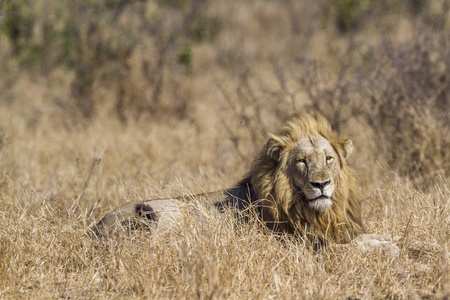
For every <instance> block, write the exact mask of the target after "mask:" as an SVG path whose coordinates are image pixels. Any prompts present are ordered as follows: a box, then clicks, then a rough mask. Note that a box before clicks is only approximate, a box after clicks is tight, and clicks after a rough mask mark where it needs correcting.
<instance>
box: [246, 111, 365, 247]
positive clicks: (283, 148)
mask: <svg viewBox="0 0 450 300" xmlns="http://www.w3.org/2000/svg"><path fill="white" fill-rule="evenodd" d="M352 149H353V146H352V142H351V140H350V139H347V138H342V137H340V136H339V135H338V134H337V133H336V132H334V131H333V130H332V129H331V126H330V124H329V123H328V122H327V121H326V119H325V118H323V117H322V116H317V117H316V118H314V117H312V116H310V115H308V114H302V115H299V116H296V117H293V118H292V119H290V120H289V121H288V122H286V124H285V125H284V126H283V127H282V129H281V131H280V132H279V133H278V134H275V135H272V136H271V137H270V139H269V141H268V142H267V145H266V146H265V147H264V149H263V151H262V152H261V153H260V154H259V156H258V157H257V158H256V159H255V161H254V162H253V166H252V169H251V171H250V180H251V183H252V186H253V189H254V192H255V194H256V196H257V199H261V201H262V204H263V206H264V207H265V209H264V210H265V213H266V214H269V215H270V216H269V217H270V219H271V220H273V221H275V222H276V223H277V224H279V228H281V229H282V230H283V231H295V230H298V229H301V230H305V231H307V232H309V233H312V234H313V235H315V236H318V237H319V238H321V239H328V238H331V239H333V240H334V241H338V242H342V241H347V240H349V239H351V238H352V237H353V236H354V235H356V234H358V233H359V232H360V231H362V224H361V219H360V204H359V201H361V200H362V199H361V196H360V192H359V189H358V187H357V184H356V180H355V176H354V175H353V172H352V171H351V170H350V169H349V167H348V166H347V163H346V159H347V158H348V156H349V155H350V154H351V152H352Z"/></svg>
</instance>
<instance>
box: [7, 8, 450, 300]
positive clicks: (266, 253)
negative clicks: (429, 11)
mask: <svg viewBox="0 0 450 300" xmlns="http://www.w3.org/2000/svg"><path fill="white" fill-rule="evenodd" d="M0 2H1V1H0ZM150 2H151V1H149V3H150ZM437 2H439V1H437ZM151 3H153V2H151ZM205 3H206V2H205ZM327 3H329V2H327V1H318V2H317V4H314V5H310V2H305V3H303V2H302V1H299V2H298V3H297V2H296V1H285V4H288V5H286V6H280V5H278V4H277V3H276V2H270V1H269V2H267V1H245V2H242V3H240V2H233V1H231V2H230V3H228V2H213V3H210V4H208V5H209V6H208V12H209V13H211V14H212V15H216V16H218V18H219V19H220V21H221V22H220V23H221V32H220V33H219V34H218V36H217V38H216V39H215V40H214V41H209V42H205V43H200V44H197V45H195V46H193V49H192V51H193V55H194V56H193V57H194V60H193V66H192V68H193V74H191V75H190V76H185V77H183V76H181V75H180V72H178V73H177V72H175V71H174V70H171V69H170V68H171V66H172V65H170V63H168V65H167V68H168V69H166V71H167V73H166V75H165V76H167V81H166V85H165V90H163V91H161V95H159V97H160V100H159V101H160V103H159V104H160V106H158V107H157V110H158V109H159V110H158V111H155V112H153V113H149V114H146V113H145V112H142V113H140V114H139V117H137V118H132V117H130V118H128V119H126V122H124V119H123V116H117V114H116V112H115V111H116V109H117V107H116V105H117V103H116V102H115V101H116V98H114V97H116V96H117V95H115V94H114V88H117V86H116V84H115V83H114V82H113V81H111V82H105V81H101V80H99V81H96V82H95V83H94V86H93V87H94V90H93V99H95V103H94V104H95V107H96V113H95V116H94V117H93V118H91V119H83V118H81V115H80V113H78V112H76V109H75V108H74V104H73V98H72V97H71V95H70V86H71V82H72V80H73V78H74V74H73V73H70V72H67V71H66V70H62V69H59V68H56V69H55V70H54V71H52V72H51V74H49V75H48V76H47V77H41V76H36V73H27V72H25V70H24V69H23V68H22V67H21V66H20V65H19V64H18V62H17V61H16V60H14V59H12V55H11V49H12V48H11V45H9V44H8V43H7V41H6V39H3V38H2V39H0V54H1V55H2V56H3V57H7V58H11V59H5V61H4V62H2V64H1V65H0V67H1V68H2V69H1V71H0V79H1V80H0V297H1V298H14V299H16V298H150V299H156V298H168V299H171V298H232V299H267V298H272V299H280V298H281V299H284V298H301V299H303V298H305V299H324V298H325V299H355V298H360V299H369V298H412V299H417V298H426V299H434V298H436V299H448V298H449V297H450V252H449V251H450V242H449V240H450V207H449V206H450V204H449V202H450V201H449V200H450V182H449V180H450V177H449V172H450V170H449V169H448V168H449V162H448V158H449V155H450V154H449V151H450V150H449V149H448V146H449V145H450V138H449V135H448V133H447V132H448V130H450V124H449V121H448V120H449V119H450V117H449V112H448V111H449V109H450V100H449V95H450V91H449V89H448V87H449V85H448V70H449V67H450V62H449V61H448V57H450V56H448V53H449V45H448V42H445V43H444V42H443V41H445V37H448V36H449V34H448V33H449V28H450V26H449V24H448V21H447V23H445V24H446V25H445V24H444V25H440V26H441V27H440V28H439V30H438V32H437V35H436V32H431V33H429V32H428V29H426V30H422V26H425V25H424V24H422V23H420V22H419V21H418V20H419V17H417V18H416V19H411V20H410V19H408V18H407V17H405V16H401V18H400V21H399V22H398V23H396V22H393V21H392V20H393V18H397V17H398V16H397V15H387V16H386V18H378V17H375V18H372V19H369V20H368V21H367V22H363V23H361V24H360V26H361V27H362V29H360V30H359V31H358V30H357V31H355V32H354V33H352V34H351V35H350V34H348V35H340V34H338V33H337V30H336V28H335V27H334V26H333V25H332V24H331V25H330V23H329V22H328V23H327V20H326V18H331V17H330V16H332V15H333V11H332V10H330V8H329V7H328V6H327V5H326V4H327ZM411 3H412V2H411ZM152 7H153V6H152ZM155 7H156V6H155ZM324 11H325V12H326V13H327V15H324ZM130 13H131V12H130ZM125 16H126V14H125ZM172 17H173V16H172ZM367 17H370V16H367ZM372 17H373V16H372ZM124 18H125V17H124ZM374 19H376V20H374ZM302 20H303V21H302ZM172 21H173V20H172ZM131 23H133V22H131ZM417 23H420V24H417ZM305 24H307V25H308V26H306V25H305ZM132 25H133V26H134V23H133V24H132ZM303 25H305V26H303ZM363 25H364V26H363ZM130 26H131V25H130ZM427 28H428V27H427ZM377 29H380V30H379V31H378V30H377ZM424 32H425V33H426V34H423V33H424ZM109 33H111V32H109ZM419 36H420V37H422V39H419V38H418V37H419ZM426 37H430V38H429V39H427V38H426ZM387 40H391V41H395V42H393V43H392V44H389V43H386V41H387ZM405 41H406V42H405ZM148 43H150V44H151V41H148ZM145 44H146V43H145V42H144V43H143V45H145ZM349 45H350V46H349ZM352 45H357V46H355V47H353V46H352ZM141 46H142V45H141ZM142 47H143V48H139V49H138V52H137V53H133V56H132V59H130V61H129V72H130V74H131V75H132V76H131V75H130V76H131V77H129V78H127V79H126V78H123V80H124V83H123V84H124V85H125V86H126V87H127V88H128V89H127V90H126V93H125V94H126V97H128V98H126V100H127V101H131V102H132V101H133V99H134V98H133V97H138V96H136V95H134V94H133V93H134V92H136V93H138V94H139V93H144V94H145V93H147V92H148V91H146V90H145V89H144V88H145V87H146V86H148V85H149V84H150V83H149V82H148V81H146V80H147V79H145V78H141V77H140V76H141V75H139V74H140V73H139V72H140V71H139V70H140V69H139V68H140V64H141V62H142V61H144V60H145V59H147V58H149V59H150V60H152V59H153V58H154V57H151V56H149V55H147V54H146V53H147V52H146V49H147V48H145V47H144V46H142ZM387 47H388V48H387ZM150 48H151V47H150ZM343 49H344V50H343ZM345 49H354V51H356V52H357V53H356V54H355V53H353V54H348V53H347V54H346V55H347V56H346V55H343V54H342V53H346V50H345ZM388 50H389V51H388ZM416 50H417V51H416ZM139 51H140V52H139ZM373 51H378V52H379V53H378V54H374V52H373ZM141 52H142V53H141ZM417 57H422V58H424V59H423V60H420V66H419V67H417V68H418V70H416V69H415V68H416V67H415V66H416V65H414V64H412V63H411V61H413V62H415V61H417V59H416V58H417ZM426 58H429V60H427V59H426ZM347 61H350V62H352V63H347ZM312 65H314V68H311V66H312ZM152 66H153V67H155V66H154V65H152ZM318 70H319V71H318ZM372 71H373V72H372ZM102 72H106V71H105V70H102ZM170 72H173V73H170ZM181 73H182V72H181ZM316 75H317V76H318V77H317V78H316V77H314V76H316ZM416 75H419V76H416ZM161 76H162V75H161ZM125 77H126V76H125ZM399 78H401V79H402V80H399ZM395 79H398V80H395ZM425 79H426V80H425ZM102 80H104V79H102ZM126 80H128V81H126ZM174 86H177V89H176V90H173V88H174ZM154 88H155V86H151V87H150V90H151V91H153V89H154ZM418 92H420V93H422V94H420V95H421V96H420V97H419V96H418ZM127 93H129V94H127ZM130 93H131V94H130ZM394 96H395V98H392V97H394ZM419 98H420V99H419ZM143 99H144V100H145V99H146V98H145V97H144V98H143ZM369 99H370V101H372V102H370V101H369ZM404 99H407V100H404ZM144 100H142V101H144ZM180 101H181V102H180ZM125 102H126V101H125ZM125 102H124V103H125ZM131 102H130V103H131ZM394 104H395V105H394ZM146 105H150V107H152V103H147V104H146ZM371 105H372V106H371ZM355 107H356V108H359V109H360V110H355ZM422 108H424V109H422ZM180 110H182V113H181V112H180ZM300 110H309V111H311V110H319V111H322V113H324V114H326V115H327V116H328V117H329V118H330V119H332V121H333V122H334V123H335V125H338V126H340V127H341V128H342V129H343V130H347V131H348V133H349V134H350V137H351V138H352V139H353V141H354V144H355V154H354V155H353V157H351V159H350V160H351V161H350V163H351V164H352V165H353V166H355V167H356V169H357V170H358V171H359V173H360V182H361V188H362V190H363V194H364V195H365V196H366V197H367V198H366V199H365V200H364V202H363V216H364V224H365V226H366V228H367V231H368V232H369V233H377V234H390V235H393V236H396V237H398V238H399V239H400V240H399V245H400V254H399V255H398V256H391V255H390V254H389V253H384V252H381V251H378V250H376V249H373V250H364V249H362V248H359V247H357V246H355V245H349V246H345V247H337V246H331V247H330V248H329V249H326V250H324V251H319V252H315V251H313V249H311V247H310V246H309V245H308V244H307V243H304V242H302V240H301V239H299V238H297V237H293V236H282V237H276V236H274V235H272V234H270V233H268V232H266V231H265V230H264V228H262V227H260V226H259V225H258V224H257V221H256V220H254V221H251V222H249V223H248V224H240V225H238V226H237V228H236V224H234V223H233V219H232V217H231V216H228V215H225V216H224V215H219V214H218V213H212V214H210V213H208V214H206V213H204V214H205V215H204V218H203V221H202V222H199V221H196V220H189V219H188V220H187V221H186V223H184V224H180V226H178V227H177V228H173V230H171V231H161V232H156V233H155V234H152V235H150V234H149V233H146V232H140V233H133V234H127V233H124V234H123V235H121V236H119V237H117V238H114V239H109V240H94V239H92V238H90V236H89V235H88V231H89V226H90V225H92V224H93V223H94V222H95V221H98V220H99V218H100V217H101V216H103V215H104V214H105V213H107V212H109V211H111V210H112V209H114V208H116V207H117V206H118V205H120V204H123V203H125V202H127V201H129V200H134V199H150V198H156V197H166V196H174V195H179V194H186V193H198V192H202V191H212V190H217V189H222V188H226V187H229V186H231V185H232V184H233V183H235V182H236V181H238V180H239V179H240V177H241V176H243V175H244V174H245V172H246V170H247V168H248V166H249V163H250V160H251V158H252V155H253V154H254V153H255V152H256V151H257V150H258V148H259V147H261V146H262V145H263V143H264V142H265V139H266V137H267V135H266V134H267V132H269V131H272V130H275V129H276V127H277V126H278V125H279V124H280V122H281V121H282V120H283V119H284V118H286V117H287V116H288V115H290V114H292V113H294V112H298V111H300ZM130 111H132V109H130ZM397 111H399V113H395V112H397ZM128 113H129V112H128ZM130 115H132V113H130ZM397 124H403V126H401V127H397ZM377 128H378V129H380V128H381V129H380V130H379V131H377ZM402 143H404V144H403V145H407V148H408V149H404V148H402V147H400V146H399V144H402ZM393 153H395V154H393ZM422 179H426V186H423V185H421V183H422ZM199 209H200V211H203V206H201V205H200V206H199Z"/></svg>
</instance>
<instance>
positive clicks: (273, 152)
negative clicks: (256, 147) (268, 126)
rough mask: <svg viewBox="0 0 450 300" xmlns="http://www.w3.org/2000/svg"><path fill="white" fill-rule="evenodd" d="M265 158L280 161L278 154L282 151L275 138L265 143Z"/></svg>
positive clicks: (279, 143)
mask: <svg viewBox="0 0 450 300" xmlns="http://www.w3.org/2000/svg"><path fill="white" fill-rule="evenodd" d="M266 149H267V156H269V157H271V158H272V159H273V160H275V161H277V162H278V161H279V160H280V153H281V150H283V146H282V144H281V142H280V141H279V140H278V139H277V138H276V137H274V136H273V137H271V138H270V139H269V141H268V142H267V146H266Z"/></svg>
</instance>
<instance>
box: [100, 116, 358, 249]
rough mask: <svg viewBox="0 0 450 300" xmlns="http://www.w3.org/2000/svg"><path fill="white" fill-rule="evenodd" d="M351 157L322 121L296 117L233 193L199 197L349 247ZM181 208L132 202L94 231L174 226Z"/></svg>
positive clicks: (353, 191) (354, 194) (345, 142)
mask: <svg viewBox="0 0 450 300" xmlns="http://www.w3.org/2000/svg"><path fill="white" fill-rule="evenodd" d="M351 151H352V144H351V141H350V140H349V139H345V138H341V137H340V136H339V135H338V134H337V133H336V132H334V131H333V130H332V129H331V126H330V125H329V123H328V122H327V121H326V120H325V118H323V117H321V116H317V117H316V118H314V117H312V116H310V115H308V114H301V115H298V116H295V117H293V118H291V119H290V120H289V121H287V122H286V123H285V125H284V126H283V127H282V129H281V131H280V132H279V133H278V134H276V135H272V136H271V137H270V139H269V141H268V142H267V144H266V145H265V147H263V149H262V151H261V152H260V153H259V154H258V155H257V157H256V158H255V160H254V161H253V164H252V167H251V170H250V172H249V173H248V174H247V176H245V178H244V179H243V180H241V181H240V182H239V183H238V184H237V185H236V186H235V187H233V188H231V189H228V190H225V191H223V192H215V193H212V194H204V195H198V197H202V198H205V199H208V201H210V202H212V203H214V205H215V206H216V207H217V208H219V209H223V208H226V207H232V208H235V209H236V210H237V212H238V213H239V212H242V211H243V210H245V209H246V208H247V207H248V206H249V205H253V206H255V207H256V208H257V211H258V212H259V215H260V217H261V219H262V221H264V222H265V224H266V225H267V226H268V227H269V228H271V229H272V230H274V231H276V232H287V233H296V232H298V233H303V234H306V235H307V236H308V237H314V238H318V239H319V241H320V242H326V241H332V242H339V243H342V242H348V241H350V240H351V239H352V238H353V237H354V236H356V235H357V234H359V233H361V232H362V231H363V229H362V222H361V216H360V203H359V201H360V200H361V199H362V197H361V195H360V192H359V189H358V186H357V183H356V179H355V175H354V173H353V171H352V170H351V169H350V168H349V167H348V166H347V163H346V159H347V157H348V156H349V155H350V153H351ZM194 197H195V196H194ZM308 197H309V198H308ZM165 203H167V205H165ZM167 207H169V208H170V210H168V209H167ZM175 207H176V208H175ZM185 207H186V201H185V200H184V199H182V198H174V199H163V200H149V201H144V202H142V201H134V202H130V203H127V204H125V205H124V206H122V207H120V208H118V209H116V210H115V211H113V212H111V213H109V214H108V215H106V216H105V217H104V218H103V219H102V220H101V221H100V222H99V223H98V224H97V225H96V226H94V229H93V230H94V232H95V233H96V234H97V235H107V234H109V233H110V232H111V227H112V226H113V225H117V224H130V222H129V219H130V218H140V219H145V220H148V221H150V223H152V224H153V225H155V224H156V227H157V225H158V224H159V223H162V222H163V221H162V220H163V217H164V216H167V215H171V218H170V222H174V220H175V222H176V220H177V219H178V218H180V216H181V211H182V210H184V208H185ZM180 208H182V209H180ZM127 220H128V221H127ZM170 222H169V223H170ZM133 224H135V223H133Z"/></svg>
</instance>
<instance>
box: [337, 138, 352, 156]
mask: <svg viewBox="0 0 450 300" xmlns="http://www.w3.org/2000/svg"><path fill="white" fill-rule="evenodd" d="M339 144H340V145H341V148H342V150H343V155H344V158H345V159H347V158H348V157H349V156H350V154H352V152H353V142H352V140H351V139H345V140H342V141H340V142H339Z"/></svg>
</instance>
